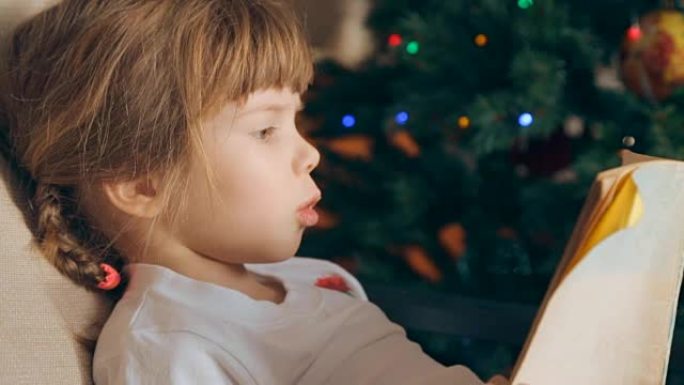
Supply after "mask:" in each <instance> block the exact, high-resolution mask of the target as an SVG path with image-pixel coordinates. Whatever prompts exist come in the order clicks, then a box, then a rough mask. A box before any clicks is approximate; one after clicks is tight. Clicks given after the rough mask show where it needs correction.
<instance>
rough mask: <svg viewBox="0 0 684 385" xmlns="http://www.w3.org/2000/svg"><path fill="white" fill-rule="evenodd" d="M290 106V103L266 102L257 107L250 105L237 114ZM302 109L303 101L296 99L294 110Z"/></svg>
mask: <svg viewBox="0 0 684 385" xmlns="http://www.w3.org/2000/svg"><path fill="white" fill-rule="evenodd" d="M290 106H291V104H289V103H286V104H281V103H267V104H262V105H259V106H257V107H252V108H250V109H247V110H243V111H240V112H239V113H238V115H237V116H238V117H241V116H244V115H249V114H252V113H255V112H259V111H275V112H279V111H284V110H288V109H289V108H290ZM303 109H304V103H303V102H302V101H301V100H298V101H297V105H296V106H295V111H296V112H299V111H302V110H303Z"/></svg>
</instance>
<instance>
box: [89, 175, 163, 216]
mask: <svg viewBox="0 0 684 385" xmlns="http://www.w3.org/2000/svg"><path fill="white" fill-rule="evenodd" d="M102 190H103V192H104V195H105V197H106V198H107V199H108V200H109V202H110V203H111V204H112V205H113V206H114V207H116V208H118V209H119V210H121V211H123V212H125V213H127V214H129V215H132V216H136V217H140V218H154V217H155V216H157V215H158V214H159V212H160V211H161V208H162V206H161V204H162V202H161V201H162V197H161V191H160V189H159V180H158V178H154V177H150V176H144V177H140V178H138V179H134V180H129V181H116V182H103V183H102Z"/></svg>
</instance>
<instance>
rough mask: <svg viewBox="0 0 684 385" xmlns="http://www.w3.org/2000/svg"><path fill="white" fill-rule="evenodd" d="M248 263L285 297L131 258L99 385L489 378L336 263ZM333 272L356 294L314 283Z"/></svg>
mask: <svg viewBox="0 0 684 385" xmlns="http://www.w3.org/2000/svg"><path fill="white" fill-rule="evenodd" d="M245 266H246V268H247V269H248V270H250V271H253V272H255V273H257V274H260V275H266V276H270V277H273V278H276V279H278V280H280V281H281V282H282V283H283V285H284V287H285V289H286V290H287V295H286V297H285V299H284V301H283V302H282V303H280V304H276V303H273V302H270V301H266V300H255V299H253V298H251V297H249V296H247V295H246V294H244V293H242V292H240V291H237V290H233V289H229V288H226V287H223V286H219V285H215V284H211V283H207V282H203V281H199V280H195V279H192V278H190V277H187V276H184V275H181V274H179V273H176V272H175V271H173V270H171V269H168V268H165V267H162V266H158V265H150V264H141V263H136V264H131V265H128V266H127V267H126V268H125V269H126V273H128V274H130V281H129V286H128V288H127V290H126V293H125V295H124V296H123V298H122V299H121V300H120V301H119V302H118V303H117V304H116V306H115V308H114V310H113V312H112V314H111V316H110V317H109V319H108V320H107V322H106V324H105V325H104V327H103V329H102V332H101V334H100V337H99V339H98V341H97V346H96V349H95V355H94V360H93V377H94V381H95V384H97V385H110V384H117V385H120V384H128V385H133V384H141V385H142V384H145V385H147V384H165V385H180V384H201V385H205V384H240V385H243V384H244V385H256V384H258V385H281V384H282V385H289V384H298V385H338V384H340V385H341V384H344V385H356V384H368V385H370V384H373V385H383V384H388V385H389V384H392V385H399V384H411V385H413V384H426V385H427V384H430V385H441V384H450V385H451V384H453V385H476V384H477V385H481V384H482V381H480V380H479V379H478V378H477V376H476V375H475V374H474V373H473V372H471V371H470V370H469V369H467V368H465V367H463V366H460V365H456V366H451V367H445V366H443V365H442V364H440V363H438V362H437V361H435V360H433V359H432V358H430V357H429V356H428V355H426V354H425V353H424V352H423V351H422V349H421V348H420V346H419V345H418V344H416V343H415V342H412V341H410V340H408V339H407V338H406V333H405V331H404V329H403V328H402V327H400V326H399V325H397V324H395V323H392V322H391V321H390V320H389V319H388V318H387V317H386V316H385V314H384V313H383V312H382V311H381V310H380V309H379V308H378V307H377V306H376V305H374V304H373V303H371V302H369V301H368V299H367V297H366V293H365V292H364V290H363V288H362V286H361V285H360V283H359V282H358V280H356V278H354V276H352V275H351V274H350V273H349V272H347V271H346V270H345V269H343V268H342V267H340V266H339V265H337V264H334V263H332V262H329V261H325V260H319V259H312V258H304V257H293V258H290V259H288V260H286V261H283V262H277V263H270V264H246V265H245ZM330 274H337V275H339V276H342V277H343V278H344V280H345V281H346V283H347V285H348V286H349V287H350V289H351V290H350V292H349V294H347V293H343V292H341V291H338V290H333V289H328V288H322V287H318V286H316V285H315V282H316V280H317V279H318V278H319V277H321V276H327V275H330ZM350 294H351V295H350Z"/></svg>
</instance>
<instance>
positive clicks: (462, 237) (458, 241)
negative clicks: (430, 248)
mask: <svg viewBox="0 0 684 385" xmlns="http://www.w3.org/2000/svg"><path fill="white" fill-rule="evenodd" d="M439 242H440V244H441V245H442V247H444V249H445V250H446V251H447V252H448V253H449V255H450V256H451V257H452V258H453V259H455V260H458V259H459V258H461V257H462V256H463V254H465V252H466V248H467V246H466V231H465V229H464V228H463V226H461V225H460V224H459V223H450V224H448V225H446V226H444V227H442V229H441V230H439Z"/></svg>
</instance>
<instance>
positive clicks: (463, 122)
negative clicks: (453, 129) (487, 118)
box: [458, 115, 470, 130]
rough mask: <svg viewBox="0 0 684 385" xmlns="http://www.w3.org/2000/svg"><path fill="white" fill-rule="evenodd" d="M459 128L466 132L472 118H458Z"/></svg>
mask: <svg viewBox="0 0 684 385" xmlns="http://www.w3.org/2000/svg"><path fill="white" fill-rule="evenodd" d="M458 126H459V127H460V128H461V129H463V130H465V129H466V128H468V127H470V118H468V117H467V116H465V115H464V116H461V117H459V118H458Z"/></svg>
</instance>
